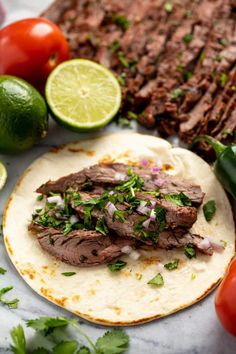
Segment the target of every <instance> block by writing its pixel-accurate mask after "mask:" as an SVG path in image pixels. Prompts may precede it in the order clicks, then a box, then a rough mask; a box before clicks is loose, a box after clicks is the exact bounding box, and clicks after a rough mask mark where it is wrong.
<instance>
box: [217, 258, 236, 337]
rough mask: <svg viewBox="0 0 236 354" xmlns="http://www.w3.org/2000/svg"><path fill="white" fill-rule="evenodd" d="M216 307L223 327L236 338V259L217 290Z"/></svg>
mask: <svg viewBox="0 0 236 354" xmlns="http://www.w3.org/2000/svg"><path fill="white" fill-rule="evenodd" d="M215 307H216V313H217V315H218V317H219V320H220V322H221V324H222V325H223V327H224V328H225V329H226V330H227V331H228V332H230V333H231V334H233V335H234V336H236V258H234V259H233V261H232V262H231V264H230V266H229V269H228V272H227V274H226V276H225V278H224V279H223V281H222V283H221V284H220V286H219V288H218V290H217V293H216V298H215Z"/></svg>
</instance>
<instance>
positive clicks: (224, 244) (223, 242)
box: [220, 240, 228, 248]
mask: <svg viewBox="0 0 236 354" xmlns="http://www.w3.org/2000/svg"><path fill="white" fill-rule="evenodd" d="M220 242H221V243H222V245H223V246H224V248H226V246H227V244H228V243H227V241H225V240H220Z"/></svg>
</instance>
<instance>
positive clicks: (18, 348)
mask: <svg viewBox="0 0 236 354" xmlns="http://www.w3.org/2000/svg"><path fill="white" fill-rule="evenodd" d="M10 334H11V338H12V342H13V344H12V345H11V350H12V352H13V353H15V354H27V353H26V343H25V334H24V330H23V328H22V326H21V325H18V326H17V327H14V328H13V329H12V330H11V332H10Z"/></svg>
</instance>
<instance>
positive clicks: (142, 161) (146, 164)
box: [140, 159, 149, 167]
mask: <svg viewBox="0 0 236 354" xmlns="http://www.w3.org/2000/svg"><path fill="white" fill-rule="evenodd" d="M140 163H141V165H143V166H144V167H147V166H148V164H149V162H148V160H146V159H142V160H141V161H140Z"/></svg>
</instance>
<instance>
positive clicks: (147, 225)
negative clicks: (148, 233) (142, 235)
mask: <svg viewBox="0 0 236 354" xmlns="http://www.w3.org/2000/svg"><path fill="white" fill-rule="evenodd" d="M151 221H152V220H151V218H148V219H147V220H145V221H144V222H143V224H142V225H143V227H144V228H145V229H148V227H149V224H150V222H151Z"/></svg>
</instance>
